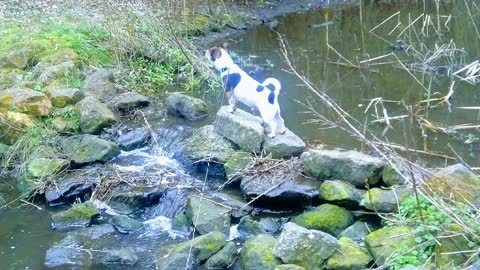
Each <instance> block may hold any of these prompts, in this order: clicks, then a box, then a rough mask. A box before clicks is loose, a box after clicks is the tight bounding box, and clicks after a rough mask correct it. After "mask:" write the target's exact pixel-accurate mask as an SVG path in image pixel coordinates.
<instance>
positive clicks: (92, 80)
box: [81, 69, 121, 102]
mask: <svg viewBox="0 0 480 270" xmlns="http://www.w3.org/2000/svg"><path fill="white" fill-rule="evenodd" d="M81 90H82V92H83V94H84V95H85V96H93V97H96V98H98V99H99V100H100V101H102V102H108V101H110V100H112V97H117V96H119V94H120V92H121V90H120V89H119V88H118V87H117V86H116V85H115V83H114V76H113V71H112V70H110V69H99V70H97V71H95V72H93V73H92V74H89V75H88V76H87V77H86V78H85V81H84V82H83V87H82V89H81Z"/></svg>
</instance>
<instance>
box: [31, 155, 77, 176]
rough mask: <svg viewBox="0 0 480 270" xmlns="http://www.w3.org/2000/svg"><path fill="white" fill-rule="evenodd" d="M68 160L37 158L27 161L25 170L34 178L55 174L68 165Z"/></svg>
mask: <svg viewBox="0 0 480 270" xmlns="http://www.w3.org/2000/svg"><path fill="white" fill-rule="evenodd" d="M68 164H69V162H68V161H67V160H65V159H61V158H57V159H48V158H37V159H33V160H32V161H30V162H29V163H28V166H27V171H28V173H29V174H30V175H31V176H32V177H35V178H44V177H49V176H52V175H55V174H56V173H58V172H60V171H61V170H63V169H65V168H66V167H68Z"/></svg>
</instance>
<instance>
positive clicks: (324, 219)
mask: <svg viewBox="0 0 480 270" xmlns="http://www.w3.org/2000/svg"><path fill="white" fill-rule="evenodd" d="M293 222H295V223H296V224H298V225H300V226H302V227H305V228H307V229H315V230H320V231H324V232H327V233H330V234H334V235H338V234H339V233H340V232H341V231H342V230H344V229H346V228H347V227H348V226H350V225H351V224H352V223H353V216H352V214H351V213H350V212H349V211H348V210H346V209H345V208H342V207H339V206H336V205H333V204H322V205H320V206H319V207H317V208H315V209H314V210H312V211H308V212H305V213H303V214H301V215H299V216H297V217H296V218H295V219H294V220H293Z"/></svg>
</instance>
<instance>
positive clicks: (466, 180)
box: [423, 164, 480, 207]
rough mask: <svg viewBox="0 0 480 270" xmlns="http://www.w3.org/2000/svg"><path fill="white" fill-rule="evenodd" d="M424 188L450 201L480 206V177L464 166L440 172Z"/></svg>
mask: <svg viewBox="0 0 480 270" xmlns="http://www.w3.org/2000/svg"><path fill="white" fill-rule="evenodd" d="M423 188H424V190H426V191H427V192H430V193H434V194H436V195H438V196H442V197H444V198H447V199H448V200H455V201H459V202H466V203H467V204H473V205H475V206H476V207H479V206H480V177H478V175H476V174H474V173H473V172H472V171H470V170H469V169H468V168H467V167H465V166H464V165H462V164H456V165H452V166H449V167H446V168H444V169H442V170H439V171H438V172H436V173H435V174H434V175H433V176H432V177H430V178H429V179H427V180H426V181H425V185H424V186H423Z"/></svg>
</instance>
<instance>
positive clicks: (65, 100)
mask: <svg viewBox="0 0 480 270" xmlns="http://www.w3.org/2000/svg"><path fill="white" fill-rule="evenodd" d="M46 93H47V96H48V97H49V98H50V100H51V101H52V105H53V106H54V107H57V108H63V107H66V106H68V105H74V104H75V103H77V102H78V101H79V100H80V98H81V96H80V90H79V89H77V88H68V87H51V88H47V91H46Z"/></svg>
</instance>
